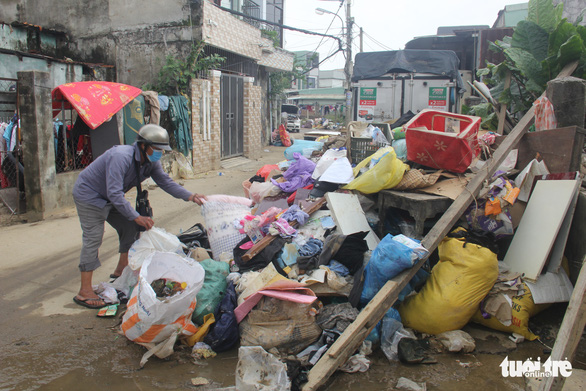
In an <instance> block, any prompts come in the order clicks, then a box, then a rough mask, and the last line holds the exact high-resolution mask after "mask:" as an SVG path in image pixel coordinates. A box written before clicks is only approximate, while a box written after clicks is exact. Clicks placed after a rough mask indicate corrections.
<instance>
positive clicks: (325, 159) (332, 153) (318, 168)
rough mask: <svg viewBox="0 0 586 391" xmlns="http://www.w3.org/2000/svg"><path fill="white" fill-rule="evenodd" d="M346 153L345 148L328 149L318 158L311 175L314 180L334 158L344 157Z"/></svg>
mask: <svg viewBox="0 0 586 391" xmlns="http://www.w3.org/2000/svg"><path fill="white" fill-rule="evenodd" d="M347 154H348V151H347V150H345V149H328V150H327V151H325V152H324V154H323V155H322V157H321V158H320V159H319V160H318V162H317V164H316V165H315V170H313V174H311V177H312V178H313V179H314V180H316V179H318V178H319V177H320V176H321V175H322V174H323V173H324V172H325V171H326V169H327V168H328V167H329V166H330V165H331V164H332V163H333V162H334V161H335V160H337V159H340V158H343V157H346V155H347Z"/></svg>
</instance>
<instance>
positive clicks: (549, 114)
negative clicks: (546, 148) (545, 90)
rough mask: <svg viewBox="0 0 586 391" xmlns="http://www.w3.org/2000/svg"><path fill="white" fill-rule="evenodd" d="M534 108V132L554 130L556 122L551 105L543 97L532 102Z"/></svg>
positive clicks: (556, 125)
mask: <svg viewBox="0 0 586 391" xmlns="http://www.w3.org/2000/svg"><path fill="white" fill-rule="evenodd" d="M533 106H535V130H536V131H541V130H546V129H555V128H557V127H558V122H557V120H556V119H555V113H554V110H553V105H552V104H551V102H550V101H549V99H547V98H546V97H545V96H542V97H541V98H539V99H537V100H536V101H535V102H533Z"/></svg>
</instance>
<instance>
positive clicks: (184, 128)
mask: <svg viewBox="0 0 586 391" xmlns="http://www.w3.org/2000/svg"><path fill="white" fill-rule="evenodd" d="M169 117H170V118H171V123H172V124H173V126H174V128H175V141H176V142H177V149H178V150H179V152H181V153H182V154H184V155H186V156H187V155H188V154H189V151H191V150H192V149H193V139H192V138H191V126H189V110H188V109H187V98H186V97H184V96H170V97H169Z"/></svg>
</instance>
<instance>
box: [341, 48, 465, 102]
mask: <svg viewBox="0 0 586 391" xmlns="http://www.w3.org/2000/svg"><path fill="white" fill-rule="evenodd" d="M459 67H460V60H459V59H458V56H457V55H456V53H455V52H453V51H451V50H413V49H411V50H390V51H386V52H367V53H358V54H357V55H356V58H355V63H354V74H353V75H352V81H353V82H357V81H359V80H364V79H376V78H380V77H381V76H383V75H385V74H387V73H430V74H433V75H440V76H449V77H450V78H452V79H453V80H455V81H456V84H457V86H458V90H459V92H460V93H463V92H464V91H466V88H465V87H464V82H463V81H462V77H461V76H460V72H459V70H458V68H459Z"/></svg>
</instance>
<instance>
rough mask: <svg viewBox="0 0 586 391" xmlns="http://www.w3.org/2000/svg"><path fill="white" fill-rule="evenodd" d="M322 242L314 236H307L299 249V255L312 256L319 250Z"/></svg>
mask: <svg viewBox="0 0 586 391" xmlns="http://www.w3.org/2000/svg"><path fill="white" fill-rule="evenodd" d="M323 247H324V243H323V242H322V241H321V240H319V239H316V238H309V239H308V240H307V242H306V243H305V245H304V246H303V247H301V248H300V249H299V255H300V256H303V257H312V256H314V255H317V254H319V253H320V252H321V250H322V248H323Z"/></svg>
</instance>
